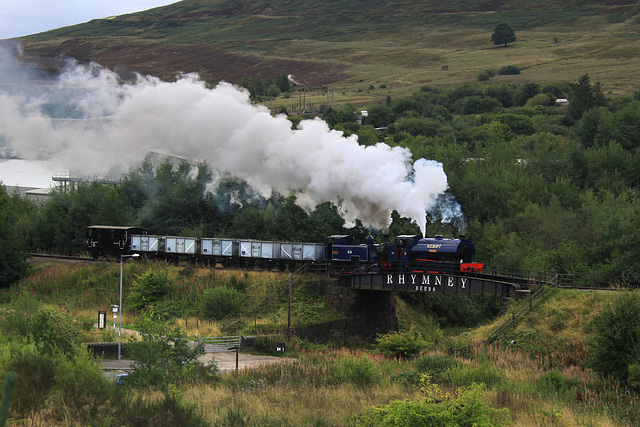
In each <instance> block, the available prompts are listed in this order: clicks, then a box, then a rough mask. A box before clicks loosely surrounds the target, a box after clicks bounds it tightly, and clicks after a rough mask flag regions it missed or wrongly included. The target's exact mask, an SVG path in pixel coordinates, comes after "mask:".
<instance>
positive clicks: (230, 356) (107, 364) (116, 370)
mask: <svg viewBox="0 0 640 427" xmlns="http://www.w3.org/2000/svg"><path fill="white" fill-rule="evenodd" d="M205 351H206V348H205ZM199 360H200V361H201V362H203V363H205V364H207V363H210V362H211V361H212V360H215V362H216V364H217V365H218V369H220V372H231V371H235V369H236V353H235V352H228V353H205V354H204V355H203V356H201V357H200V358H199ZM285 360H288V359H285V358H282V357H275V356H256V355H253V354H243V353H238V369H245V368H251V367H255V366H261V365H265V364H268V363H278V362H283V361H285ZM132 363H133V361H132V360H130V359H121V360H111V359H103V361H102V369H103V370H104V371H110V372H112V373H113V375H114V376H115V375H118V374H124V373H126V372H129V371H131V364H132Z"/></svg>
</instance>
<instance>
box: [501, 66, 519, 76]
mask: <svg viewBox="0 0 640 427" xmlns="http://www.w3.org/2000/svg"><path fill="white" fill-rule="evenodd" d="M520 73H521V70H520V67H517V66H515V65H505V66H504V67H500V69H499V70H498V74H499V75H501V76H509V75H515V74H520Z"/></svg>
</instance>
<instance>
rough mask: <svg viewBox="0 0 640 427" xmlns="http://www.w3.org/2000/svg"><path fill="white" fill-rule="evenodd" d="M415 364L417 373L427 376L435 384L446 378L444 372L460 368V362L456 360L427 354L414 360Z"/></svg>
mask: <svg viewBox="0 0 640 427" xmlns="http://www.w3.org/2000/svg"><path fill="white" fill-rule="evenodd" d="M415 364H416V369H417V370H418V372H421V373H426V374H429V375H430V376H431V378H433V380H434V381H437V382H439V381H443V380H445V379H446V378H447V377H446V372H447V371H448V370H449V369H452V368H457V367H459V366H460V362H459V361H458V360H457V359H456V358H454V357H451V356H447V355H446V354H436V355H433V354H428V355H426V356H423V357H421V358H418V359H416V361H415Z"/></svg>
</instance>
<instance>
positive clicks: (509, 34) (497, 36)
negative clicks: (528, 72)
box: [491, 22, 516, 47]
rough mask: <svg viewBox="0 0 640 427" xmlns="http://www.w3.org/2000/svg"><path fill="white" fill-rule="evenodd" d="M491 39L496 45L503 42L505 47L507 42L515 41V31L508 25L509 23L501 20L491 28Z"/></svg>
mask: <svg viewBox="0 0 640 427" xmlns="http://www.w3.org/2000/svg"><path fill="white" fill-rule="evenodd" d="M491 41H492V42H493V44H495V45H496V46H499V45H501V44H503V45H505V47H506V46H507V43H513V42H515V41H516V33H515V32H514V31H513V28H511V27H510V26H509V24H505V23H504V22H503V23H502V24H500V25H498V26H497V27H496V28H495V29H494V30H493V34H492V35H491Z"/></svg>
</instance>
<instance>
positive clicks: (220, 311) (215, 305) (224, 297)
mask: <svg viewBox="0 0 640 427" xmlns="http://www.w3.org/2000/svg"><path fill="white" fill-rule="evenodd" d="M241 303H242V295H241V294H240V292H238V291H237V290H236V289H234V288H230V287H227V286H219V287H217V288H212V289H207V290H206V291H205V292H204V293H203V294H202V297H201V299H200V307H201V313H202V315H203V316H204V317H206V318H207V319H212V320H220V319H223V318H224V317H226V316H228V315H229V314H231V313H234V312H237V311H238V310H239V309H240V305H241Z"/></svg>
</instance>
